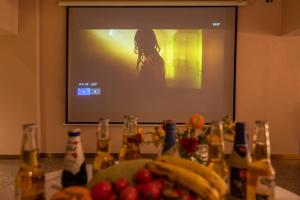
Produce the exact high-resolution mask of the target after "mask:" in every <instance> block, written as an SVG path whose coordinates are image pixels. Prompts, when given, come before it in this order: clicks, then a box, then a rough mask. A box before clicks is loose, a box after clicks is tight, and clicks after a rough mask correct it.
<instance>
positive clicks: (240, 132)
mask: <svg viewBox="0 0 300 200" xmlns="http://www.w3.org/2000/svg"><path fill="white" fill-rule="evenodd" d="M233 151H235V152H236V153H237V155H239V156H240V157H242V158H245V157H246V156H249V150H248V144H247V135H246V132H245V125H244V124H243V123H237V124H236V133H235V137H234V145H233Z"/></svg>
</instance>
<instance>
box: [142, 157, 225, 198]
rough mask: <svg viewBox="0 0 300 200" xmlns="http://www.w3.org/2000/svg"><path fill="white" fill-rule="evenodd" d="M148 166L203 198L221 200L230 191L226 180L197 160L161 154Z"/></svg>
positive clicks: (154, 171) (147, 165)
mask: <svg viewBox="0 0 300 200" xmlns="http://www.w3.org/2000/svg"><path fill="white" fill-rule="evenodd" d="M146 167H147V168H148V169H149V170H150V171H151V172H152V173H154V174H157V175H160V176H166V177H167V178H168V179H169V180H170V181H173V182H175V183H178V184H179V185H182V186H183V187H185V188H187V189H189V190H191V191H192V192H194V193H195V194H197V195H198V196H199V197H200V198H201V199H206V200H220V199H223V198H224V197H225V196H226V194H227V193H228V191H227V190H228V189H227V186H226V183H225V181H224V180H223V179H222V178H221V177H220V176H219V175H218V174H217V173H215V172H214V171H213V170H211V169H209V168H208V167H206V166H204V165H201V164H198V163H196V162H193V161H190V160H186V159H182V158H178V157H174V156H159V157H157V158H156V159H155V160H154V161H153V162H148V163H147V164H146Z"/></svg>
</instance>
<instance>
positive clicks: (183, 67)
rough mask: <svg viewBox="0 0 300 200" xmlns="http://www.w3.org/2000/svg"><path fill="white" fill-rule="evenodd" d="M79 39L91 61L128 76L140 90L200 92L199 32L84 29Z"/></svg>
mask: <svg viewBox="0 0 300 200" xmlns="http://www.w3.org/2000/svg"><path fill="white" fill-rule="evenodd" d="M82 37H83V38H85V40H89V41H88V43H90V44H93V46H94V48H95V49H96V51H95V52H98V54H93V56H94V57H95V56H96V57H98V58H101V57H104V56H105V58H103V59H106V65H110V66H114V67H118V68H123V69H120V70H128V72H132V74H131V76H135V77H136V78H137V80H138V84H140V85H141V86H145V87H147V86H148V87H165V88H169V89H172V88H174V89H180V88H183V89H188V88H191V89H201V80H202V30H201V29H85V30H82ZM97 50H98V51H97Z"/></svg>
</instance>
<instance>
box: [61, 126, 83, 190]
mask: <svg viewBox="0 0 300 200" xmlns="http://www.w3.org/2000/svg"><path fill="white" fill-rule="evenodd" d="M68 135H69V138H68V141H67V149H66V154H65V158H64V166H63V173H62V186H63V187H68V186H72V185H85V184H86V183H87V172H86V167H85V158H84V154H83V150H82V146H81V141H80V129H73V130H70V131H69V132H68Z"/></svg>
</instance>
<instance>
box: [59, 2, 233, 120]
mask: <svg viewBox="0 0 300 200" xmlns="http://www.w3.org/2000/svg"><path fill="white" fill-rule="evenodd" d="M112 4H113V2H112ZM73 7H77V8H78V7H110V8H139V7H140V8H142V7H150V8H159V7H164V8H166V7H167V8H173V7H174V8H175V7H184V8H189V7H232V8H235V10H234V11H235V23H234V24H235V27H234V33H235V35H234V50H233V51H234V52H233V54H234V58H233V63H234V64H233V102H232V104H233V105H232V116H231V117H232V119H233V121H234V120H235V118H236V62H237V25H238V23H237V22H238V6H237V5H230V6H224V5H223V6H200V5H186V6H170V5H167V6H166V5H161V6H160V5H155V6H153V5H150V6H149V5H143V3H142V2H136V5H133V6H131V5H130V6H128V5H126V6H120V5H109V6H70V5H67V6H66V98H65V108H66V109H65V124H66V125H68V124H70V125H75V124H78V125H88V124H97V123H98V122H74V121H69V105H68V102H69V96H68V94H69V20H70V15H69V9H70V8H73ZM200 114H201V113H200ZM204 117H205V116H204ZM123 123H124V122H119V121H117V122H114V121H112V122H110V124H123ZM210 123H211V122H205V124H210ZM139 124H144V125H157V124H161V122H139ZM176 124H179V125H183V124H185V122H176Z"/></svg>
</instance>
